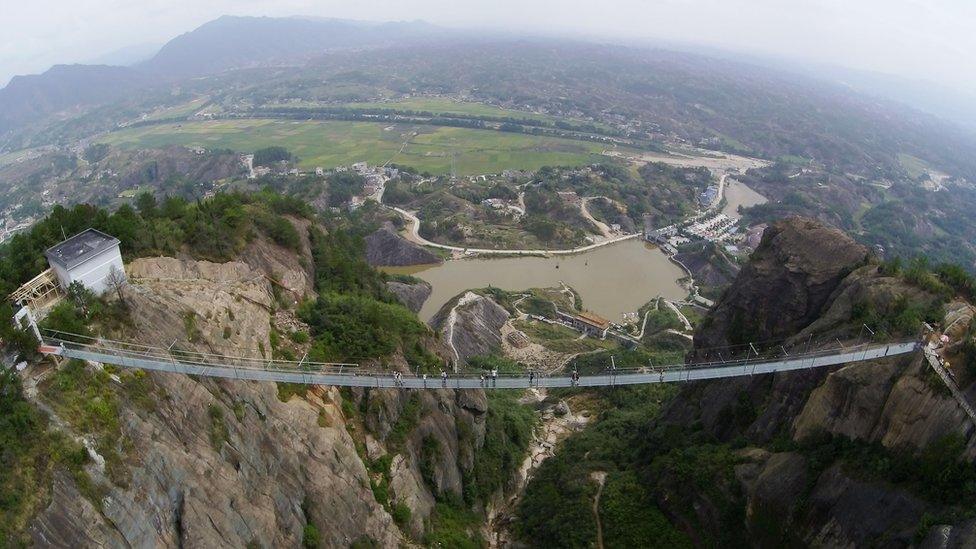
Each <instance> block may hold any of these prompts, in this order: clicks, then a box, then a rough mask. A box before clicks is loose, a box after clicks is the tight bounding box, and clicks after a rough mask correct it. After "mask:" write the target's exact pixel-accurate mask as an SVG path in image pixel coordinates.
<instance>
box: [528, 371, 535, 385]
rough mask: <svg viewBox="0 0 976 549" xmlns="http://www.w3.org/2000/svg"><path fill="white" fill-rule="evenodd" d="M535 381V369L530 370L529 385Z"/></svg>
mask: <svg viewBox="0 0 976 549" xmlns="http://www.w3.org/2000/svg"><path fill="white" fill-rule="evenodd" d="M533 381H535V370H529V387H531V386H532V382H533Z"/></svg>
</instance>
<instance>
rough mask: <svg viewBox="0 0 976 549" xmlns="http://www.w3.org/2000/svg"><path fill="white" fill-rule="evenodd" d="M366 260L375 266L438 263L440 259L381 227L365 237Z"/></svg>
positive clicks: (388, 228)
mask: <svg viewBox="0 0 976 549" xmlns="http://www.w3.org/2000/svg"><path fill="white" fill-rule="evenodd" d="M366 261H367V262H369V264H370V265H373V266H375V267H381V266H384V267H386V266H389V267H401V266H407V265H427V264H430V263H440V262H441V259H440V258H439V257H437V256H436V255H434V254H432V253H430V252H429V251H427V250H426V249H424V248H422V247H421V246H418V245H416V244H414V243H413V242H410V241H408V240H406V239H403V238H401V237H400V235H398V234H396V232H394V231H393V230H392V229H391V228H390V227H383V228H381V229H379V230H377V231H376V232H374V233H373V234H371V235H369V236H367V237H366Z"/></svg>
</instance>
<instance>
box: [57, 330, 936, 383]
mask: <svg viewBox="0 0 976 549" xmlns="http://www.w3.org/2000/svg"><path fill="white" fill-rule="evenodd" d="M40 335H41V345H40V346H39V350H40V352H42V353H44V354H46V355H55V356H60V357H64V358H69V359H79V360H87V361H93V362H100V363H104V364H113V365H116V366H120V367H123V368H134V369H140V370H152V371H157V372H170V373H180V374H187V375H195V376H202V377H215V378H225V379H238V380H250V381H275V382H283V383H299V384H306V385H334V386H340V387H377V388H410V389H425V388H427V389H438V388H452V389H480V388H497V389H517V388H525V387H529V386H533V387H572V386H576V387H607V386H616V385H641V384H650V383H674V382H687V381H701V380H709V379H721V378H733V377H741V376H753V375H761V374H771V373H776V372H790V371H796V370H808V369H811V368H823V367H827V366H835V365H838V364H850V363H856V362H863V361H866V360H875V359H879V358H884V357H890V356H898V355H904V354H908V353H912V352H914V351H916V350H918V349H919V348H920V346H921V344H920V342H919V341H917V340H911V341H898V342H891V343H881V344H878V343H862V344H852V345H847V346H845V345H843V344H841V342H839V341H837V342H836V343H837V346H836V347H832V348H826V349H824V348H820V349H817V350H815V351H809V350H807V351H803V352H793V353H789V352H787V350H786V349H785V348H784V347H782V346H779V347H778V351H776V353H777V355H778V356H769V355H764V354H761V353H760V352H759V351H758V350H756V348H755V347H754V346H753V345H751V344H750V345H749V348H750V349H751V351H750V352H749V353H747V354H746V356H744V357H741V358H729V359H723V360H719V361H712V362H696V363H693V364H671V365H655V366H647V367H641V368H620V369H616V368H614V369H613V370H610V369H608V370H606V371H604V372H601V373H596V374H585V375H579V376H578V377H577V378H576V379H574V378H573V376H571V375H568V374H567V373H564V372H560V373H559V374H557V375H533V376H532V377H531V378H530V377H529V375H528V374H527V373H523V374H519V375H511V374H507V375H499V376H498V377H497V378H495V379H486V378H485V377H484V374H483V373H482V374H479V373H460V374H454V373H452V374H450V375H447V376H446V377H442V374H440V373H438V374H431V375H429V376H428V375H425V374H400V375H395V374H394V372H392V371H390V370H378V369H371V368H361V367H360V366H359V365H357V364H346V363H324V362H309V361H306V360H304V359H303V360H300V361H293V360H268V359H263V358H250V357H246V356H229V355H221V354H214V353H203V352H197V351H187V350H182V349H174V348H173V347H172V346H171V347H169V348H166V347H155V346H149V345H140V344H135V343H127V342H122V341H111V340H106V339H102V338H92V337H87V336H81V335H77V334H66V333H63V332H56V331H52V330H43V331H42V333H41V334H40ZM808 346H809V345H808ZM720 356H721V355H720Z"/></svg>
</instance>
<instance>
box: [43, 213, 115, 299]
mask: <svg viewBox="0 0 976 549" xmlns="http://www.w3.org/2000/svg"><path fill="white" fill-rule="evenodd" d="M44 255H45V256H47V262H48V263H49V264H50V265H51V268H52V269H54V272H55V274H56V275H57V277H58V282H60V284H61V287H62V288H64V289H65V290H67V289H68V286H70V285H71V283H72V282H81V283H82V284H84V285H85V287H87V288H88V289H90V290H91V291H93V292H95V293H96V294H101V293H103V292H105V290H108V289H109V285H108V277H109V273H110V272H111V271H112V267H115V268H117V269H118V270H119V272H121V273H125V266H124V265H123V264H122V254H121V253H120V252H119V239H118V238H115V237H114V236H110V235H107V234H105V233H103V232H101V231H98V230H95V229H86V230H84V231H82V232H80V233H78V234H76V235H74V236H72V237H71V238H69V239H67V240H65V241H64V242H61V243H60V244H56V245H54V246H51V247H50V248H48V250H47V251H46V252H44Z"/></svg>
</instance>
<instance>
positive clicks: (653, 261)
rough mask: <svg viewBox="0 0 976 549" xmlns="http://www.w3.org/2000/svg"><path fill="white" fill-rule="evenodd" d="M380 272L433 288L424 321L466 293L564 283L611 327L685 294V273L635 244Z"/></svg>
mask: <svg viewBox="0 0 976 549" xmlns="http://www.w3.org/2000/svg"><path fill="white" fill-rule="evenodd" d="M383 270H384V271H386V272H389V273H400V274H410V275H413V276H416V277H417V278H421V279H423V280H426V281H427V282H429V283H430V284H431V286H432V288H433V292H432V293H431V296H430V298H429V299H428V300H427V302H426V303H424V306H423V308H422V309H421V310H420V318H421V319H423V320H424V321H427V320H430V318H431V317H432V316H434V314H436V313H437V311H438V310H439V309H440V308H441V306H443V305H444V304H445V303H447V301H448V300H450V299H451V298H452V297H454V296H456V295H458V294H459V293H461V292H463V291H464V290H469V289H474V288H484V287H487V286H494V287H496V288H502V289H504V290H525V289H528V288H546V287H556V286H559V282H560V281H562V282H564V283H566V284H567V285H569V286H572V287H573V289H575V290H576V291H577V292H579V294H580V297H582V298H583V306H584V308H586V309H588V310H591V311H593V312H595V313H598V314H600V315H603V316H605V317H606V318H608V319H610V320H612V321H615V322H619V321H620V320H621V319H622V317H621V315H622V313H625V312H634V311H636V310H637V309H638V308H639V307H640V306H641V305H643V304H644V303H647V302H648V301H650V300H651V299H653V298H654V297H657V296H661V297H664V298H667V299H682V298H684V297H685V296H686V295H687V291H686V290H685V289H684V288H682V287H681V286H680V285H679V284H678V282H677V280H678V279H680V278H682V277H683V276H685V273H684V271H683V270H681V268H680V267H678V266H677V265H675V264H674V263H672V262H671V261H669V260H668V258H667V257H666V256H665V255H664V253H662V252H661V251H660V250H658V249H656V248H654V247H652V246H649V245H647V244H645V243H644V242H643V241H641V240H639V239H632V240H626V241H623V242H620V243H617V244H611V245H608V246H604V247H602V248H596V249H593V250H590V251H588V252H583V253H579V254H575V255H569V256H554V257H503V258H494V259H492V258H487V257H486V258H479V257H475V258H467V259H458V260H451V261H445V262H444V263H442V264H439V265H416V266H412V267H385V268H383Z"/></svg>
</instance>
